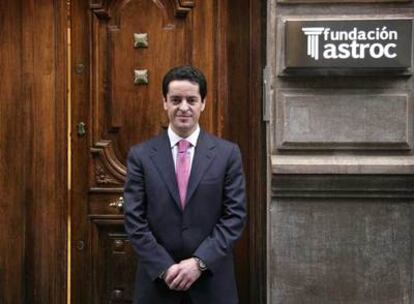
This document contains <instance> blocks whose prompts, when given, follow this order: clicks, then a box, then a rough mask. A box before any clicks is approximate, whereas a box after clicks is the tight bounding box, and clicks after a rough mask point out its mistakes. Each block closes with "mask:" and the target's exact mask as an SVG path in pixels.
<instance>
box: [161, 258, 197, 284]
mask: <svg viewBox="0 0 414 304" xmlns="http://www.w3.org/2000/svg"><path fill="white" fill-rule="evenodd" d="M200 276H201V270H200V269H199V268H198V264H197V261H196V260H195V259H194V258H189V259H186V260H182V261H181V262H180V263H178V264H174V265H172V266H171V267H170V268H168V270H167V271H166V273H165V275H164V281H165V283H166V284H167V285H168V287H169V288H170V289H173V290H179V291H185V290H188V289H189V288H190V287H191V285H192V284H193V283H194V282H195V281H196V280H197V279H198V278H199V277H200Z"/></svg>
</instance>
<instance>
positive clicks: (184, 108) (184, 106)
mask: <svg viewBox="0 0 414 304" xmlns="http://www.w3.org/2000/svg"><path fill="white" fill-rule="evenodd" d="M188 109H189V106H188V103H187V100H186V99H183V100H182V101H181V103H180V110H181V111H183V112H185V111H187V110H188Z"/></svg>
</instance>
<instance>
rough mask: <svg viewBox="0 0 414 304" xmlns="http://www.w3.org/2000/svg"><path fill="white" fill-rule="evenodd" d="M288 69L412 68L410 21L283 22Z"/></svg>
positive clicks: (411, 22)
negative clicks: (284, 24)
mask: <svg viewBox="0 0 414 304" xmlns="http://www.w3.org/2000/svg"><path fill="white" fill-rule="evenodd" d="M285 33H286V37H285V38H286V41H285V42H286V48H285V66H286V70H285V71H286V72H289V70H298V69H299V70H303V69H310V70H317V69H323V70H347V71H348V72H349V71H351V72H352V71H356V72H357V71H358V70H365V71H366V70H374V71H377V70H381V69H382V70H384V69H385V70H396V71H405V72H407V71H408V72H411V71H409V70H410V68H411V66H412V51H413V46H412V44H413V41H412V40H413V39H412V37H413V21H412V20H341V21H332V20H317V21H286V32H285Z"/></svg>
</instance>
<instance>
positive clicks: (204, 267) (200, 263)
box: [198, 259, 207, 270]
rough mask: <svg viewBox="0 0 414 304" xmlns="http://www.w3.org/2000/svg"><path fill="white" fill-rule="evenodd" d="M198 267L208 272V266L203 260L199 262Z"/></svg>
mask: <svg viewBox="0 0 414 304" xmlns="http://www.w3.org/2000/svg"><path fill="white" fill-rule="evenodd" d="M198 266H199V267H200V269H201V270H206V268H207V266H206V264H204V262H203V261H202V260H200V259H199V260H198Z"/></svg>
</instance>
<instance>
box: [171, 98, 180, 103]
mask: <svg viewBox="0 0 414 304" xmlns="http://www.w3.org/2000/svg"><path fill="white" fill-rule="evenodd" d="M180 101H181V99H180V98H178V97H173V98H171V102H172V103H174V104H177V103H180Z"/></svg>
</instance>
